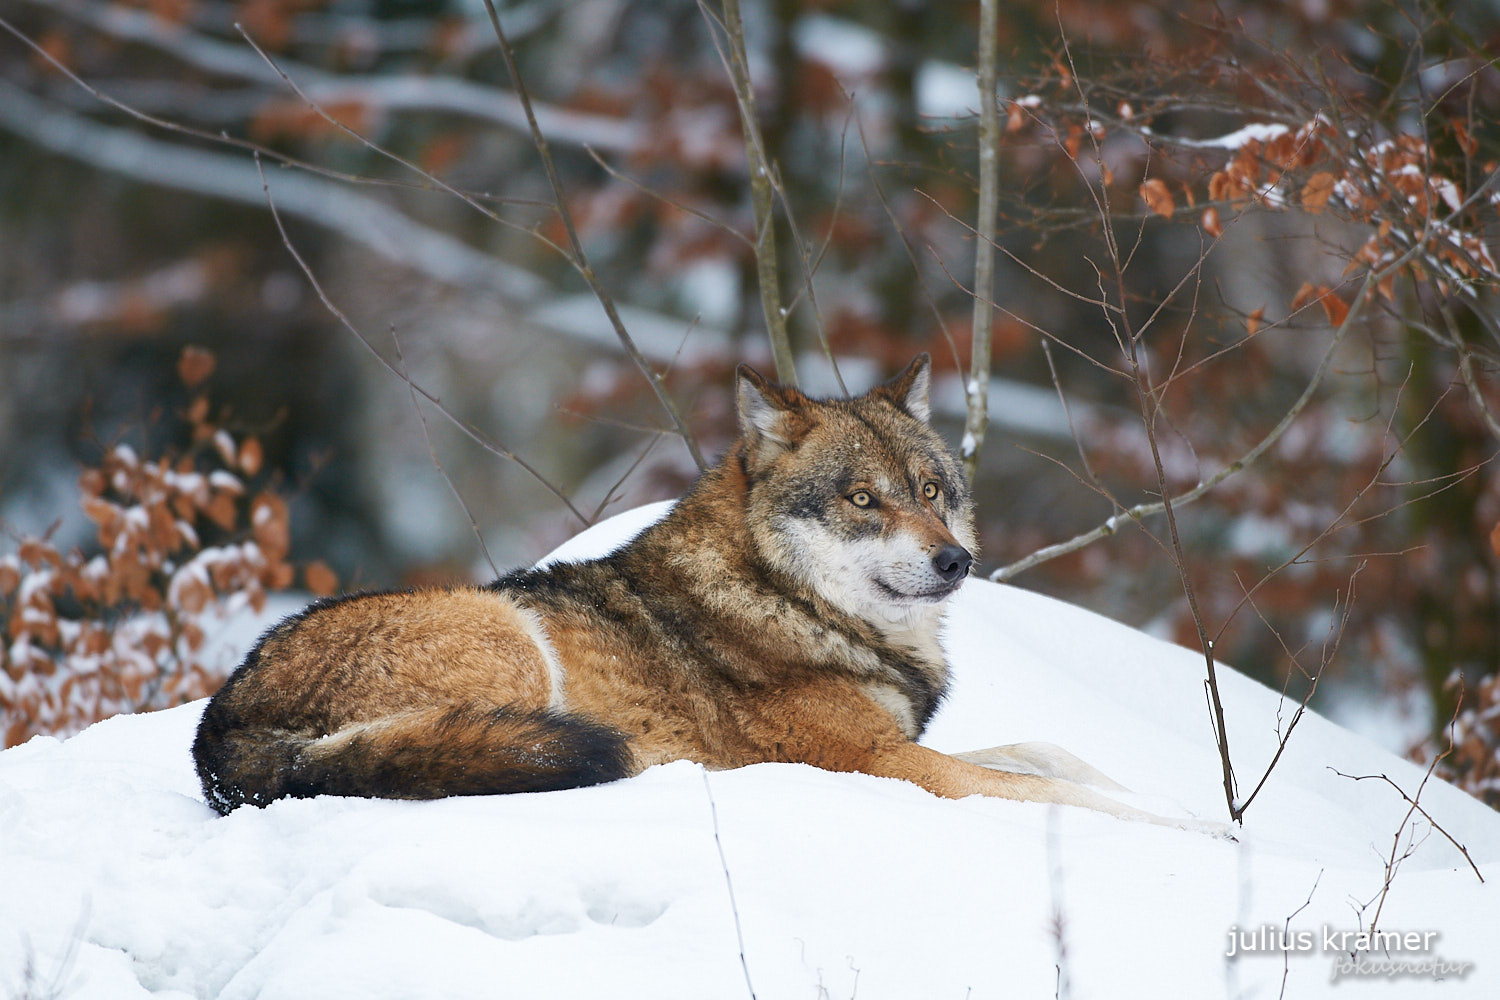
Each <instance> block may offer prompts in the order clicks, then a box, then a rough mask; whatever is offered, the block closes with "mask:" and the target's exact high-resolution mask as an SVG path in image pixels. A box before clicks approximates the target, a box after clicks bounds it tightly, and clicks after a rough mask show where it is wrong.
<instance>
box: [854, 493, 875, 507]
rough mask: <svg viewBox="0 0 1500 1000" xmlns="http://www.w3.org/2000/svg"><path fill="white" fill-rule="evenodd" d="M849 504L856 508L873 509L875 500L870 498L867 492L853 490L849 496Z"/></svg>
mask: <svg viewBox="0 0 1500 1000" xmlns="http://www.w3.org/2000/svg"><path fill="white" fill-rule="evenodd" d="M849 502H850V503H852V504H853V505H854V506H856V507H873V506H875V498H874V497H872V496H870V491H869V490H855V491H854V492H853V493H851V494H849Z"/></svg>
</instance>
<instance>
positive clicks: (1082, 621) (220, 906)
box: [0, 506, 1500, 1000]
mask: <svg viewBox="0 0 1500 1000" xmlns="http://www.w3.org/2000/svg"><path fill="white" fill-rule="evenodd" d="M664 509H665V507H664V506H657V507H653V508H649V509H643V510H642V511H633V512H630V513H629V514H625V515H622V516H621V517H620V518H616V519H615V520H612V521H609V522H606V523H605V524H604V525H601V526H598V527H596V528H594V529H591V530H590V531H588V532H585V533H584V534H583V535H581V536H579V537H578V538H576V539H574V540H573V541H571V542H569V543H568V544H567V545H566V546H564V548H563V549H561V550H559V553H558V554H560V555H563V556H564V557H567V558H578V557H580V556H583V555H587V554H591V553H595V552H601V551H605V550H607V549H608V548H610V547H611V546H613V545H616V544H619V543H620V542H621V541H623V540H624V539H625V538H627V537H629V536H630V535H632V534H634V533H635V532H636V531H638V530H639V529H640V528H641V527H643V526H644V525H645V524H647V523H649V522H650V520H652V519H653V518H654V517H656V516H660V514H661V512H662V511H663V510H664ZM947 644H948V648H949V650H950V654H951V658H952V661H953V666H954V674H955V682H954V688H953V693H952V695H951V697H950V699H949V701H948V702H947V704H946V706H945V707H944V709H943V710H942V712H941V713H940V714H939V716H938V718H937V719H936V720H935V721H934V724H933V726H932V728H931V731H930V733H929V734H928V737H927V740H926V741H927V742H928V743H929V744H930V745H932V746H934V747H936V748H938V749H940V750H948V751H956V750H964V749H975V748H979V747H984V746H990V745H994V744H998V743H1011V742H1019V741H1029V740H1045V741H1049V742H1053V743H1057V744H1060V745H1062V746H1064V747H1066V748H1067V749H1069V750H1070V751H1072V752H1073V753H1075V754H1077V755H1078V756H1080V757H1082V758H1083V759H1085V760H1087V761H1089V762H1090V763H1092V764H1094V765H1095V766H1097V767H1099V768H1101V769H1102V770H1103V771H1105V772H1106V773H1108V774H1109V775H1110V776H1112V777H1113V778H1115V779H1116V780H1118V781H1120V782H1122V783H1124V784H1125V785H1127V786H1129V787H1130V788H1132V789H1133V790H1134V791H1135V792H1137V793H1141V795H1143V796H1146V797H1148V798H1149V800H1150V801H1151V802H1152V804H1153V807H1154V808H1158V810H1159V811H1173V810H1175V811H1177V812H1179V813H1183V812H1192V813H1196V814H1197V815H1200V816H1203V817H1206V818H1220V817H1222V814H1223V805H1222V791H1221V788H1220V780H1221V779H1220V776H1219V768H1218V758H1217V753H1216V751H1215V749H1214V745H1213V737H1212V734H1211V732H1210V730H1209V725H1208V717H1207V709H1206V707H1205V702H1204V694H1203V686H1202V664H1201V661H1200V660H1199V658H1198V657H1197V656H1195V655H1194V654H1192V653H1190V652H1188V651H1186V650H1183V649H1180V648H1178V647H1174V646H1170V645H1167V644H1165V643H1162V642H1160V641H1158V640H1155V639H1152V638H1149V637H1147V636H1145V635H1142V634H1141V633H1139V632H1136V631H1133V630H1131V629H1128V628H1125V627H1123V626H1121V625H1119V624H1116V623H1113V622H1110V621H1107V620H1105V619H1102V618H1099V617H1097V616H1095V615H1092V614H1089V613H1087V612H1084V611H1080V610H1079V609H1077V608H1073V607H1070V606H1068V605H1065V604H1061V603H1059V602H1056V601H1053V600H1050V599H1047V598H1043V597H1039V596H1037V595H1034V594H1030V593H1027V592H1025V591H1022V590H1017V589H1014V588H1008V587H1001V586H997V585H994V584H989V583H985V582H982V581H971V582H970V583H968V584H967V585H965V587H964V589H963V591H962V592H961V593H960V595H959V597H958V599H957V605H956V607H955V609H954V611H953V614H952V619H951V625H950V629H949V634H948V636H947ZM1221 678H1222V681H1223V684H1224V698H1225V703H1226V709H1227V711H1228V725H1229V729H1230V736H1231V740H1232V745H1233V747H1234V749H1235V752H1236V759H1237V763H1238V767H1239V770H1240V773H1241V780H1242V781H1251V782H1253V781H1254V780H1255V779H1256V778H1258V777H1259V773H1260V770H1261V769H1262V768H1263V767H1264V764H1265V763H1266V762H1268V761H1269V760H1270V758H1271V756H1272V755H1273V754H1274V752H1275V749H1276V734H1275V728H1276V725H1277V723H1278V720H1280V723H1281V725H1283V726H1284V725H1285V723H1286V720H1287V719H1288V718H1289V717H1290V715H1291V711H1292V709H1293V708H1294V707H1295V706H1291V705H1281V704H1279V699H1278V696H1277V695H1276V693H1275V692H1272V691H1269V690H1267V689H1265V688H1264V687H1261V686H1260V685H1258V684H1255V683H1254V682H1251V681H1249V680H1247V679H1245V678H1243V677H1241V676H1239V675H1238V674H1235V673H1234V672H1233V671H1232V670H1229V669H1227V668H1225V669H1223V670H1222V672H1221ZM201 710H202V704H201V703H198V704H193V705H186V706H183V707H181V708H177V709H173V710H171V711H166V712H160V713H156V714H153V715H147V716H128V717H117V718H113V719H110V720H107V721H105V722H102V723H100V724H98V725H96V726H94V727H92V728H90V729H89V730H87V731H86V732H84V733H82V734H80V735H78V736H77V737H74V738H73V739H70V740H67V741H58V740H54V739H48V738H38V739H34V740H32V741H31V742H29V743H27V744H26V745H25V746H22V747H17V748H14V749H11V750H8V751H5V752H4V753H3V754H0V873H3V875H0V885H3V888H0V902H3V905H0V995H5V996H18V997H52V996H57V997H70V998H71V997H79V998H85V997H99V998H105V997H107V998H130V997H146V996H152V997H155V998H158V1000H168V998H174V1000H175V998H186V997H224V998H249V997H276V998H286V1000H294V998H304V997H305V998H308V1000H313V998H316V1000H331V998H340V997H349V998H362V1000H366V998H372V997H444V998H464V997H475V998H481V997H483V998H490V997H501V996H504V997H512V996H513V997H548V998H580V1000H582V998H588V1000H595V998H600V997H639V998H650V1000H666V998H678V997H680V998H683V1000H713V998H720V997H724V998H744V997H748V996H750V995H751V989H752V988H753V990H754V992H755V995H756V996H758V997H761V998H777V1000H779V998H806V1000H818V998H833V1000H880V998H899V1000H911V998H952V1000H965V998H969V1000H980V998H985V997H995V998H1000V997H1053V996H1057V995H1063V996H1074V997H1101V998H1103V997H1108V998H1132V997H1142V998H1147V997H1149V998H1158V997H1163V996H1183V997H1194V998H1201V997H1220V996H1222V997H1261V996H1263V997H1276V996H1278V995H1283V993H1282V979H1283V975H1285V976H1286V985H1285V992H1284V995H1285V996H1286V997H1289V998H1302V997H1322V996H1330V997H1331V996H1338V997H1341V998H1350V997H1356V998H1357V997H1363V996H1380V997H1382V998H1402V1000H1405V998H1410V997H1427V996H1431V997H1435V998H1443V1000H1446V998H1458V997H1480V996H1488V997H1493V996H1495V995H1497V994H1500V971H1497V970H1500V962H1497V961H1496V960H1495V959H1493V958H1491V957H1489V956H1490V955H1492V954H1493V953H1492V952H1490V950H1489V949H1490V948H1491V947H1493V942H1494V941H1495V940H1496V939H1497V938H1500V905H1497V904H1500V899H1497V896H1496V891H1495V890H1494V889H1493V888H1492V885H1493V882H1494V879H1493V878H1492V875H1491V873H1492V870H1500V864H1497V862H1500V814H1496V813H1495V812H1492V811H1490V810H1488V809H1486V808H1484V807H1483V806H1482V805H1480V804H1479V803H1478V802H1476V801H1474V800H1473V799H1471V798H1469V797H1468V796H1466V795H1464V794H1463V793H1461V792H1459V791H1457V790H1455V789H1453V788H1451V787H1450V786H1448V785H1445V784H1442V783H1440V782H1438V781H1437V780H1436V779H1433V780H1432V781H1430V782H1429V783H1428V784H1427V786H1426V789H1425V790H1424V791H1423V793H1422V797H1421V804H1422V807H1423V808H1424V809H1425V810H1426V811H1427V812H1428V813H1429V814H1430V815H1431V816H1432V817H1433V819H1435V820H1436V821H1437V822H1438V823H1440V824H1442V826H1443V828H1444V829H1445V830H1446V831H1447V832H1448V833H1449V834H1451V835H1452V836H1453V837H1454V838H1455V839H1456V840H1458V841H1459V842H1460V843H1462V844H1464V845H1466V846H1467V848H1468V851H1469V853H1470V855H1471V856H1472V858H1473V860H1474V861H1475V862H1476V863H1477V864H1478V865H1479V867H1480V869H1481V870H1482V871H1483V872H1484V874H1485V876H1486V878H1487V879H1489V880H1490V881H1488V882H1485V883H1483V884H1481V883H1480V881H1479V880H1478V879H1477V878H1476V877H1475V874H1474V872H1473V871H1472V870H1471V869H1470V867H1469V865H1468V863H1467V862H1466V861H1465V860H1464V858H1463V856H1462V855H1461V854H1460V853H1459V852H1458V851H1457V850H1456V849H1455V848H1454V847H1453V846H1452V845H1451V844H1450V843H1449V842H1448V840H1447V839H1446V838H1445V837H1444V836H1442V835H1441V834H1440V833H1436V832H1434V831H1433V830H1432V828H1431V826H1430V825H1429V824H1428V823H1427V822H1426V821H1425V820H1422V819H1421V817H1420V816H1418V817H1417V823H1416V826H1415V830H1414V838H1413V837H1410V836H1409V837H1403V839H1402V842H1401V848H1400V852H1398V856H1399V854H1400V853H1407V854H1408V856H1407V857H1405V859H1404V860H1403V861H1402V862H1401V864H1400V867H1399V870H1398V871H1397V873H1396V876H1395V878H1394V880H1393V882H1392V883H1391V889H1390V891H1389V893H1388V895H1387V896H1386V898H1385V899H1384V901H1383V906H1382V909H1381V911H1380V916H1379V928H1380V929H1383V930H1397V931H1402V932H1436V935H1435V937H1429V938H1427V939H1426V941H1427V942H1428V944H1429V947H1426V948H1422V949H1415V950H1408V951H1377V952H1374V953H1369V954H1364V955H1358V956H1355V957H1356V958H1358V959H1359V960H1360V961H1363V962H1365V963H1366V969H1365V971H1366V973H1371V972H1373V973H1375V974H1366V975H1339V974H1338V970H1339V968H1340V963H1341V962H1343V961H1346V960H1347V955H1348V953H1347V950H1344V951H1341V950H1339V949H1338V948H1337V947H1334V948H1328V947H1325V944H1326V941H1325V937H1324V935H1325V934H1330V933H1331V934H1335V935H1337V934H1341V933H1345V932H1354V931H1358V930H1361V929H1366V928H1368V926H1369V924H1370V921H1371V920H1372V918H1374V916H1375V912H1376V906H1377V905H1380V903H1379V897H1380V895H1381V889H1382V886H1383V885H1384V884H1385V882H1386V862H1387V859H1388V858H1389V856H1390V851H1391V845H1392V842H1393V837H1394V835H1395V833H1396V831H1397V829H1398V828H1400V827H1401V826H1402V823H1403V820H1405V819H1406V817H1407V813H1408V808H1409V807H1408V805H1407V803H1406V802H1404V801H1403V800H1402V798H1401V796H1400V795H1399V794H1398V793H1397V792H1396V791H1395V790H1394V789H1393V788H1392V787H1391V786H1390V785H1389V784H1387V783H1386V782H1383V781H1379V780H1365V781H1355V780H1352V779H1350V778H1344V777H1340V776H1339V775H1338V774H1336V773H1334V770H1331V769H1337V770H1338V771H1342V772H1344V773H1345V774H1351V775H1365V774H1385V775H1387V776H1389V778H1390V779H1391V780H1392V781H1394V782H1395V783H1396V784H1398V785H1400V786H1401V787H1402V788H1403V789H1406V790H1407V791H1408V792H1414V791H1415V789H1416V788H1417V786H1418V785H1419V783H1420V782H1421V779H1422V772H1421V771H1420V770H1419V769H1417V768H1415V767H1413V766H1412V765H1410V764H1408V763H1406V762H1404V761H1401V760H1399V759H1397V758H1395V757H1392V756H1391V755H1390V754H1388V753H1386V752H1385V751H1383V750H1380V749H1379V748H1377V747H1375V746H1374V745H1373V744H1371V743H1369V742H1368V741H1366V740H1364V739H1362V738H1360V737H1357V736H1354V735H1352V734H1350V733H1348V732H1346V731H1344V730H1342V729H1340V728H1338V727H1337V726H1335V725H1333V724H1332V723H1330V722H1327V721H1326V720H1324V719H1322V718H1320V717H1318V716H1316V715H1313V714H1312V713H1308V714H1307V715H1305V716H1304V717H1303V720H1302V722H1301V723H1300V725H1299V727H1298V729H1297V731H1296V733H1295V734H1294V735H1293V737H1292V740H1291V743H1290V745H1289V746H1288V748H1287V751H1286V753H1285V754H1284V756H1283V757H1282V760H1281V762H1280V763H1279V764H1278V765H1277V769H1276V771H1275V773H1274V774H1273V776H1272V778H1271V780H1270V782H1269V783H1268V784H1267V785H1266V788H1265V791H1264V792H1263V793H1262V794H1261V797H1260V798H1259V799H1258V800H1257V801H1256V802H1255V804H1254V805H1253V806H1252V808H1251V810H1250V812H1249V815H1248V818H1247V825H1246V827H1245V829H1244V830H1243V831H1241V832H1240V833H1239V840H1238V842H1237V843H1229V842H1224V841H1219V840H1215V839H1212V838H1210V837H1206V836H1203V835H1201V834H1195V833H1189V832H1183V831H1177V830H1172V829H1164V828H1159V827H1153V826H1147V825H1142V824H1134V823H1128V822H1121V821H1118V820H1114V819H1111V818H1109V817H1106V816H1102V815H1098V814H1094V813H1090V812H1086V811H1083V810H1077V809H1066V808H1055V807H1051V808H1049V807H1044V806H1040V805H1033V804H1027V803H1013V802H1002V801H995V800H987V799H979V798H973V799H967V800H964V801H961V802H949V801H944V800H940V799H937V798H935V797H933V796H930V795H928V794H927V793H925V792H923V791H922V790H921V789H919V788H917V787H916V786H913V785H909V784H905V783H902V782H897V781H890V780H885V779H878V778H871V777H867V776H863V775H840V774H831V773H827V772H823V771H819V770H816V769H814V768H811V767H805V766H800V765H788V764H762V765H757V766H754V767H747V768H743V769H741V770H737V771H729V772H717V773H713V774H706V773H705V772H704V771H703V770H702V769H701V768H698V767H696V766H695V765H691V764H688V763H685V762H679V763H675V764H670V765H666V766H664V767H658V768H653V769H651V770H649V771H647V772H646V773H645V774H642V775H640V776H639V777H637V778H633V779H630V780H628V781H623V782H616V783H614V784H610V785H604V786H599V787H595V788H587V789H578V790H574V791H566V792H553V793H544V794H530V795H514V796H501V797H492V798H467V799H450V800H444V801H439V802H422V803H416V802H382V801H369V800H359V799H338V798H323V799H315V800H300V801H298V800H291V801H281V802H277V803H275V804H273V805H272V806H271V807H269V808H267V809H263V810H259V809H250V808H246V809H241V810H238V811H237V812H235V813H233V814H231V815H229V816H227V817H219V816H217V815H215V814H214V813H213V811H212V810H210V809H209V808H208V806H206V805H205V804H204V802H203V800H202V797H201V795H200V793H199V790H198V787H197V780H196V777H195V775H194V773H193V768H192V761H191V759H190V757H189V752H188V747H189V744H190V742H191V739H192V733H193V729H194V726H195V724H196V722H197V719H198V716H199V713H200V712H201ZM1408 829H1410V828H1408ZM1408 840H1411V841H1412V843H1410V844H1409V845H1408ZM721 859H722V860H721ZM731 894H732V898H733V900H734V904H733V905H731ZM1362 907H1363V908H1362ZM1289 918H1290V924H1289V925H1288V920H1289ZM1288 926H1290V929H1291V931H1292V932H1293V933H1294V934H1296V933H1305V937H1302V938H1294V939H1293V940H1292V941H1291V942H1290V944H1291V947H1290V949H1289V950H1288V951H1287V952H1286V953H1283V951H1282V949H1281V948H1280V947H1273V948H1272V950H1271V951H1270V952H1269V953H1266V952H1264V951H1260V952H1256V953H1252V954H1246V955H1243V956H1242V957H1239V958H1237V959H1233V960H1231V959H1227V958H1226V957H1225V952H1226V951H1227V950H1229V943H1228V942H1229V940H1230V932H1231V929H1232V928H1238V929H1240V930H1242V931H1244V932H1245V933H1246V934H1247V935H1251V936H1252V937H1253V936H1254V934H1259V935H1260V936H1259V937H1258V938H1256V939H1255V940H1256V941H1257V942H1263V941H1264V940H1265V938H1266V936H1267V935H1268V934H1270V933H1272V932H1276V933H1281V932H1284V931H1285V929H1286V928H1287V927H1288ZM741 941H743V952H742V950H741ZM1340 943H1343V942H1340ZM1304 944H1305V945H1306V947H1304ZM1240 947H1243V945H1241V946H1240ZM742 954H743V959H742V957H741V956H742ZM1392 962H1406V963H1408V964H1409V965H1410V966H1412V968H1407V969H1405V970H1402V971H1401V972H1400V974H1399V975H1397V976H1390V975H1387V974H1381V973H1383V972H1388V971H1389V967H1388V966H1389V963H1392ZM1435 962H1444V963H1451V964H1452V965H1454V966H1458V965H1467V966H1468V967H1467V968H1466V969H1462V970H1457V969H1453V968H1440V969H1438V970H1437V971H1436V973H1434V971H1433V970H1432V969H1431V968H1429V967H1430V966H1431V965H1432V964H1433V963H1435ZM1370 963H1387V965H1386V966H1378V964H1377V965H1372V964H1370ZM1351 964H1352V963H1351ZM1413 969H1415V970H1416V971H1413ZM747 979H748V983H747Z"/></svg>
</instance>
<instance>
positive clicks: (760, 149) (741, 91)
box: [485, 0, 797, 387]
mask: <svg viewBox="0 0 1500 1000" xmlns="http://www.w3.org/2000/svg"><path fill="white" fill-rule="evenodd" d="M485 2H486V3H489V2H490V0H485ZM723 5H724V16H723V18H722V19H720V18H716V17H714V15H713V12H712V11H710V10H709V8H708V4H707V2H706V0H698V7H699V9H700V10H701V11H702V12H703V16H704V18H705V20H707V21H708V23H709V37H710V38H711V39H712V40H713V43H714V48H715V49H716V50H717V51H718V53H719V59H720V61H721V62H723V64H724V69H725V70H726V71H727V72H728V73H729V82H730V85H731V86H732V87H733V89H734V98H735V103H736V105H737V106H738V107H739V112H740V130H741V131H742V132H743V133H744V136H745V156H746V157H747V158H748V159H749V161H750V201H751V205H752V206H753V208H754V211H755V270H756V275H757V280H758V281H759V283H760V307H761V311H762V312H763V313H764V314H765V318H766V336H767V337H769V338H770V341H771V357H772V359H773V360H774V361H775V363H776V380H777V381H778V382H780V383H781V384H782V385H789V386H793V387H795V386H796V385H797V365H796V360H795V358H794V356H793V354H792V341H791V336H790V333H789V331H788V330H787V309H786V307H785V306H783V305H782V303H781V274H780V269H779V266H778V264H777V262H776V217H775V211H774V209H775V204H774V201H773V199H772V181H771V162H770V157H769V156H768V155H767V153H766V147H765V143H764V142H763V141H762V139H761V133H760V119H759V117H758V116H757V115H756V112H755V89H754V85H753V84H752V83H751V80H750V63H749V60H748V59H747V58H746V56H745V26H744V24H743V22H742V21H741V20H740V2H739V0H723ZM714 25H718V26H719V27H721V28H722V29H723V30H724V34H725V36H726V37H727V39H728V43H729V46H728V49H727V51H726V49H725V47H724V44H723V43H722V42H720V40H719V35H718V32H716V31H714V30H713V26H714Z"/></svg>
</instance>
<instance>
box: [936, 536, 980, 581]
mask: <svg viewBox="0 0 1500 1000" xmlns="http://www.w3.org/2000/svg"><path fill="white" fill-rule="evenodd" d="M972 565H974V557H973V556H972V555H970V554H969V550H968V549H966V548H964V547H963V546H962V545H944V546H943V547H942V548H940V549H938V551H937V555H935V556H933V557H932V568H933V569H934V570H935V571H936V572H937V575H938V578H939V579H941V580H942V581H943V582H944V583H957V582H958V581H959V580H962V579H963V578H964V577H966V576H968V575H969V567H970V566H972Z"/></svg>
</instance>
